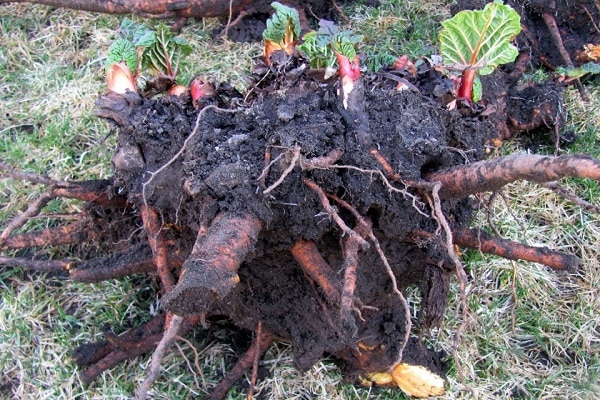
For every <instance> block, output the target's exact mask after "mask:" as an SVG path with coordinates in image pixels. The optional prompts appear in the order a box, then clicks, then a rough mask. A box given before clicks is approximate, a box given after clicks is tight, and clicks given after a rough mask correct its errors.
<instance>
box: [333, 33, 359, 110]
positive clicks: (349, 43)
mask: <svg viewBox="0 0 600 400" xmlns="http://www.w3.org/2000/svg"><path fill="white" fill-rule="evenodd" d="M361 40H362V37H361V36H357V35H353V34H350V33H348V32H341V33H338V34H336V35H335V36H334V37H333V39H332V41H331V48H332V49H333V52H334V53H335V57H336V59H337V62H338V65H339V67H340V68H339V71H338V73H339V75H340V84H341V88H340V95H341V97H342V104H343V105H344V108H348V96H349V95H350V92H352V90H354V83H355V82H356V81H357V80H358V79H359V78H360V60H359V57H358V54H356V48H355V47H354V46H355V45H356V43H358V42H359V41H361Z"/></svg>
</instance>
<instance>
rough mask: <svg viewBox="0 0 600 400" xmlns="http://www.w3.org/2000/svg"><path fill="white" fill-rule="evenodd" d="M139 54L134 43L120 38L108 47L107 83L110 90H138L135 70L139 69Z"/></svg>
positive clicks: (123, 91)
mask: <svg viewBox="0 0 600 400" xmlns="http://www.w3.org/2000/svg"><path fill="white" fill-rule="evenodd" d="M137 65H138V54H137V51H136V49H135V46H134V45H133V43H131V42H130V41H129V40H126V39H123V38H119V39H117V40H116V41H115V42H114V43H113V44H112V45H111V46H110V47H109V49H108V56H107V57H106V63H105V68H106V83H107V85H108V90H111V91H113V92H115V93H119V94H125V92H126V91H127V90H130V91H132V92H135V91H136V88H135V77H134V76H133V72H132V71H135V70H136V69H137Z"/></svg>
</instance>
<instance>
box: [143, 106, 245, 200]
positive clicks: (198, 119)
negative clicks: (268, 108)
mask: <svg viewBox="0 0 600 400" xmlns="http://www.w3.org/2000/svg"><path fill="white" fill-rule="evenodd" d="M209 110H213V111H218V112H223V113H236V112H238V111H239V110H238V109H233V110H228V109H225V108H219V107H217V106H215V105H212V104H211V105H208V106H206V107H204V108H203V109H202V110H200V112H199V113H198V116H197V117H196V123H195V124H194V129H192V132H191V133H190V134H189V135H188V137H187V138H186V139H185V140H184V142H183V145H182V146H181V148H180V149H179V150H178V151H177V153H175V155H174V156H173V157H171V159H169V161H167V162H166V163H165V164H163V165H162V166H161V167H160V168H158V169H157V170H156V171H154V172H150V177H149V178H148V179H147V180H146V181H145V182H144V183H142V199H143V201H144V205H146V206H148V197H147V196H146V190H147V188H148V186H149V185H150V184H151V183H152V182H153V181H154V179H155V178H156V177H157V176H158V175H160V174H161V173H162V172H164V171H165V170H166V169H167V168H169V167H170V166H171V165H172V164H173V163H174V162H175V161H177V160H178V159H179V157H181V156H182V155H183V153H184V152H185V151H186V149H187V146H188V144H189V143H190V142H191V141H192V139H193V138H194V137H196V135H197V134H198V132H200V122H201V121H202V118H203V117H204V114H206V113H207V112H208V111H209Z"/></svg>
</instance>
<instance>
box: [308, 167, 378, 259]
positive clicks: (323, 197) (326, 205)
mask: <svg viewBox="0 0 600 400" xmlns="http://www.w3.org/2000/svg"><path fill="white" fill-rule="evenodd" d="M302 182H303V183H304V184H305V185H306V186H308V187H309V188H310V189H312V190H313V191H314V192H315V193H316V194H317V196H319V199H320V200H321V205H322V206H323V208H324V209H325V211H326V212H327V214H329V216H330V217H331V218H332V219H333V220H334V221H335V222H336V224H337V225H338V226H339V227H340V229H341V230H342V231H343V232H344V234H345V235H348V236H354V237H356V240H357V241H358V243H360V246H361V247H362V248H363V250H366V249H368V248H369V243H368V242H367V241H366V240H364V239H363V238H362V237H360V235H359V234H358V233H356V232H355V231H354V230H353V229H351V228H350V227H349V226H348V225H346V223H345V222H344V220H342V218H340V216H339V215H338V213H337V211H336V210H335V209H334V208H333V207H332V206H331V204H330V203H329V200H327V195H326V194H325V192H323V189H321V188H320V187H319V185H317V184H316V183H315V182H313V181H311V180H310V179H308V178H304V179H303V180H302Z"/></svg>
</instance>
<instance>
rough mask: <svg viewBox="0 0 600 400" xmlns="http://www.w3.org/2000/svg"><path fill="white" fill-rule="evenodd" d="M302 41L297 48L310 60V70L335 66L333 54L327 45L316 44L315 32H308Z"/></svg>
mask: <svg viewBox="0 0 600 400" xmlns="http://www.w3.org/2000/svg"><path fill="white" fill-rule="evenodd" d="M302 39H303V42H302V44H300V45H299V46H298V47H297V48H298V50H299V51H300V52H301V53H302V54H304V56H305V57H306V58H308V59H309V60H310V67H311V68H327V67H333V66H334V65H335V53H334V52H333V51H332V50H331V49H330V48H329V46H328V45H327V44H325V45H320V44H318V43H317V32H315V31H311V32H308V33H307V34H305V35H304V37H303V38H302Z"/></svg>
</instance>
